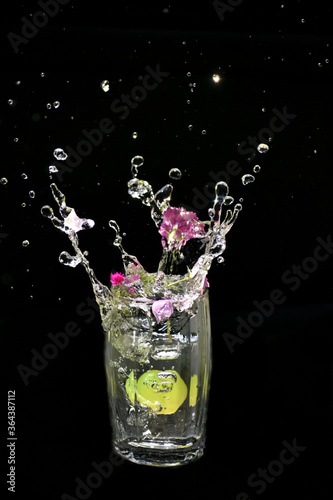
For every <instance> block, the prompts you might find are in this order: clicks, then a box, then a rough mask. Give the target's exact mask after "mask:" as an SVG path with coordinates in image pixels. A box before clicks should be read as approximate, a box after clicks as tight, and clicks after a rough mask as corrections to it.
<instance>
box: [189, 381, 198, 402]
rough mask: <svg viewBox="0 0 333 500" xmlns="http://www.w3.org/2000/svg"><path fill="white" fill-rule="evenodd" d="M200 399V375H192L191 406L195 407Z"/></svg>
mask: <svg viewBox="0 0 333 500" xmlns="http://www.w3.org/2000/svg"><path fill="white" fill-rule="evenodd" d="M197 398H198V375H192V377H191V382H190V397H189V405H190V406H195V405H196V404H197Z"/></svg>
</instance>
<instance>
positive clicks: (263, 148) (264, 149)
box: [257, 143, 269, 153]
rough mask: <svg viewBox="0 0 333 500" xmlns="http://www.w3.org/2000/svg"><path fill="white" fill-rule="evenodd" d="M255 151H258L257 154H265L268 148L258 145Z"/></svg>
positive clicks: (265, 145) (261, 144)
mask: <svg viewBox="0 0 333 500" xmlns="http://www.w3.org/2000/svg"><path fill="white" fill-rule="evenodd" d="M257 150H258V151H259V153H267V151H268V150H269V146H267V144H263V143H260V144H259V145H258V147H257Z"/></svg>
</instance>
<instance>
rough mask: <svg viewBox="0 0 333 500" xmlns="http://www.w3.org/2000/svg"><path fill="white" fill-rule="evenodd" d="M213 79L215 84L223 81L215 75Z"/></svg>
mask: <svg viewBox="0 0 333 500" xmlns="http://www.w3.org/2000/svg"><path fill="white" fill-rule="evenodd" d="M212 78H213V82H215V83H219V81H220V80H221V77H220V75H217V74H214V75H213V77H212Z"/></svg>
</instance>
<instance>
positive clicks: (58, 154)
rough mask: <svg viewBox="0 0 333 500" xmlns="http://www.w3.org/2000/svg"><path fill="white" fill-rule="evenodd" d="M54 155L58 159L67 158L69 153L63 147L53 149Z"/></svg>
mask: <svg viewBox="0 0 333 500" xmlns="http://www.w3.org/2000/svg"><path fill="white" fill-rule="evenodd" d="M53 156H54V157H55V158H56V159H57V160H66V158H68V155H67V154H66V153H65V151H64V150H63V149H61V148H56V149H55V150H54V151H53Z"/></svg>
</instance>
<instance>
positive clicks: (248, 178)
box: [242, 174, 255, 186]
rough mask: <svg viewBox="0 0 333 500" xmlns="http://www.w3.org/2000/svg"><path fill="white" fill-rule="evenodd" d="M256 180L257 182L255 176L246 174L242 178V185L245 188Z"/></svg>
mask: <svg viewBox="0 0 333 500" xmlns="http://www.w3.org/2000/svg"><path fill="white" fill-rule="evenodd" d="M254 180H255V178H254V177H253V175H251V174H245V175H243V177H242V184H243V186H246V185H247V184H250V183H251V182H253V181H254Z"/></svg>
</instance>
